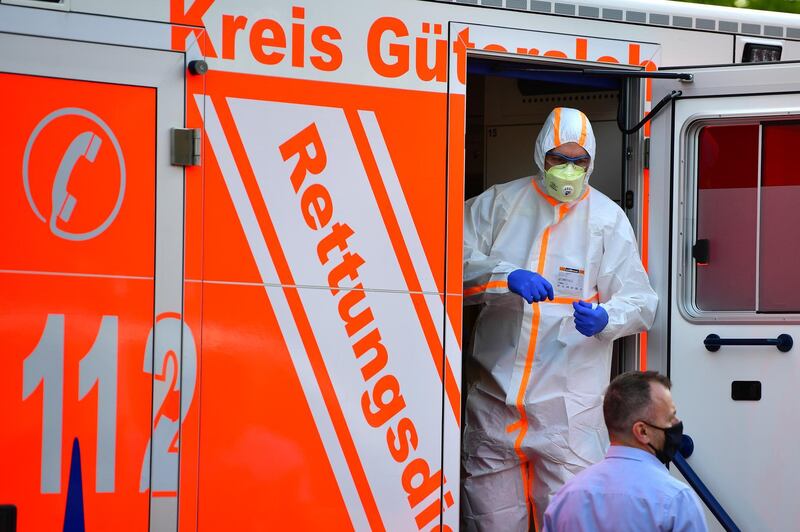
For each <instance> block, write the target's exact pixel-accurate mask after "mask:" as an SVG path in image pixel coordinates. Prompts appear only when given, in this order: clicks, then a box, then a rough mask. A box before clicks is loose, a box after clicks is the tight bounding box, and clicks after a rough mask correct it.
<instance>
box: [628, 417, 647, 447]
mask: <svg viewBox="0 0 800 532" xmlns="http://www.w3.org/2000/svg"><path fill="white" fill-rule="evenodd" d="M631 433H632V434H633V437H634V438H635V439H636V441H638V442H639V443H641V444H642V445H647V444H648V443H650V435H649V434H648V433H647V424H645V423H643V422H642V421H637V422H636V423H634V424H633V426H632V427H631Z"/></svg>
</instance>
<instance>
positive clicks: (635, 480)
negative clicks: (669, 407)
mask: <svg viewBox="0 0 800 532" xmlns="http://www.w3.org/2000/svg"><path fill="white" fill-rule="evenodd" d="M670 530H671V531H675V532H695V531H702V532H705V531H707V530H708V527H707V525H706V517H705V514H704V513H703V509H702V508H701V506H700V500H699V499H698V498H697V495H695V494H694V491H692V488H690V487H689V486H687V485H686V484H684V483H683V482H681V481H680V480H678V479H676V478H674V477H672V476H671V475H670V474H669V472H668V471H667V468H666V467H664V464H662V463H661V462H659V461H658V459H657V458H656V457H655V456H654V455H652V454H650V453H648V452H647V451H643V450H641V449H636V448H634V447H625V446H622V445H612V446H611V447H610V448H609V449H608V452H607V453H606V457H605V459H604V460H603V461H602V462H599V463H597V464H595V465H593V466H591V467H589V468H587V469H586V470H584V471H582V472H581V473H579V474H578V475H576V476H575V477H574V478H572V479H571V480H570V481H569V482H567V483H566V484H565V485H564V487H563V488H561V489H560V490H559V491H558V493H556V495H555V496H554V497H553V500H552V501H550V505H549V506H548V507H547V511H546V512H545V515H544V532H628V531H629V532H642V531H670Z"/></svg>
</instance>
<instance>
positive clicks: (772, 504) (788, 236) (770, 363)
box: [649, 63, 800, 530]
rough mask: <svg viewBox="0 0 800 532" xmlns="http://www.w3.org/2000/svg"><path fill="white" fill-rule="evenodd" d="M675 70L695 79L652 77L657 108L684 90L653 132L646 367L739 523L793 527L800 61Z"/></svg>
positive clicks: (799, 317) (796, 514)
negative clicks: (665, 379) (651, 316)
mask: <svg viewBox="0 0 800 532" xmlns="http://www.w3.org/2000/svg"><path fill="white" fill-rule="evenodd" d="M680 70H681V71H682V72H689V73H692V74H693V80H692V81H680V80H664V79H659V80H653V102H658V101H659V100H661V98H662V97H664V96H665V95H667V94H669V93H670V92H671V91H681V93H680V95H678V96H677V97H675V98H674V99H673V100H672V102H671V103H670V105H668V106H667V107H665V109H664V110H663V112H662V113H660V114H658V115H657V116H656V117H655V118H654V120H653V122H652V128H651V135H652V137H651V138H652V149H651V159H650V173H651V180H650V181H651V189H650V210H651V213H652V220H651V235H650V252H651V253H650V257H651V259H650V274H651V278H652V280H653V283H654V285H655V286H656V288H657V290H658V293H659V295H660V296H661V297H662V301H661V303H660V307H659V312H658V317H657V320H656V324H655V326H654V327H653V331H652V332H651V334H650V338H649V341H650V345H651V351H650V352H651V353H653V355H651V359H650V364H649V367H650V369H658V370H661V371H663V372H668V373H669V375H670V377H671V379H672V381H673V385H674V387H673V397H674V399H675V404H676V406H677V408H678V417H679V418H681V419H682V420H683V422H684V425H685V430H686V432H687V433H688V434H689V435H690V436H691V437H692V438H693V439H694V443H695V451H694V454H693V455H692V457H691V459H690V463H691V465H692V467H693V468H694V469H695V471H696V472H697V473H698V474H699V475H700V477H701V478H702V479H703V481H704V482H705V483H706V484H707V486H708V487H709V489H710V490H711V492H712V493H714V494H715V495H716V497H717V498H718V499H719V501H720V503H721V504H722V505H723V506H724V507H725V508H726V510H727V511H728V512H729V513H730V514H731V517H732V518H733V520H734V521H735V522H736V523H737V525H738V526H739V527H740V528H741V529H742V530H793V529H796V527H797V523H798V522H800V505H798V504H797V503H796V497H797V493H798V492H800V475H797V474H796V470H797V467H796V464H797V458H796V452H795V445H794V443H795V442H796V440H797V437H798V435H799V433H800V409H798V408H797V402H798V397H800V387H798V383H800V346H796V345H795V346H793V345H792V343H793V342H792V341H793V340H795V341H797V340H800V326H799V325H800V281H798V272H800V209H799V208H798V205H799V204H800V171H798V165H797V163H798V158H799V157H800V151H799V149H798V146H800V95H798V92H799V91H800V64H797V63H783V64H780V63H773V64H752V65H733V66H724V67H717V66H708V67H700V68H695V67H688V68H682V69H680ZM666 295H668V298H667V297H666ZM656 354H659V355H661V356H656ZM709 525H710V526H711V527H712V529H713V528H714V527H715V526H716V527H718V526H719V525H717V523H716V522H714V521H713V519H710V520H709Z"/></svg>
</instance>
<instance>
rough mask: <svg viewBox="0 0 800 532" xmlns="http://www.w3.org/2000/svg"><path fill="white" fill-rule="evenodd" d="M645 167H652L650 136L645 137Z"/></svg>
mask: <svg viewBox="0 0 800 532" xmlns="http://www.w3.org/2000/svg"><path fill="white" fill-rule="evenodd" d="M644 167H645V168H650V137H647V138H646V139H644Z"/></svg>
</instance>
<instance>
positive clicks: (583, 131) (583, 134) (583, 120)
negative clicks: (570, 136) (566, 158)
mask: <svg viewBox="0 0 800 532" xmlns="http://www.w3.org/2000/svg"><path fill="white" fill-rule="evenodd" d="M579 113H580V112H579ZM580 115H581V138H579V139H578V144H580V145H581V147H583V145H584V143H585V142H586V122H587V120H586V115H585V114H583V113H580Z"/></svg>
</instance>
